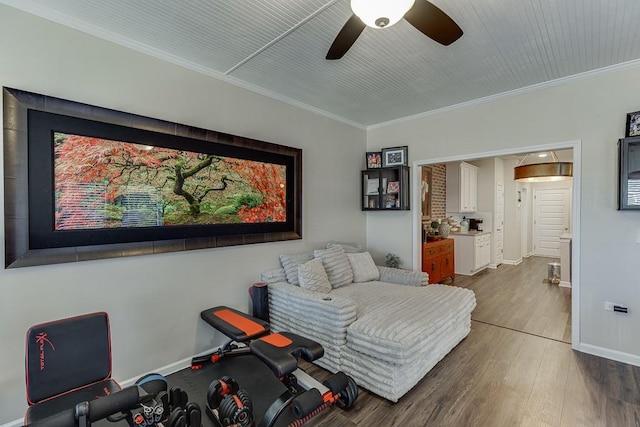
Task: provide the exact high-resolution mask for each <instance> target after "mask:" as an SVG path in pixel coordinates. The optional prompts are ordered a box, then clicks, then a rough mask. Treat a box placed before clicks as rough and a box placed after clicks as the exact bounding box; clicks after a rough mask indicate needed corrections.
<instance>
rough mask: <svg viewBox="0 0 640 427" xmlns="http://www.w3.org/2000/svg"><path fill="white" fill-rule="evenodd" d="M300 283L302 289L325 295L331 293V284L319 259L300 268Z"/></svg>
mask: <svg viewBox="0 0 640 427" xmlns="http://www.w3.org/2000/svg"><path fill="white" fill-rule="evenodd" d="M298 281H299V283H300V287H301V288H304V289H308V290H310V291H314V292H322V293H325V294H327V293H329V292H331V283H329V278H328V277H327V273H326V272H325V271H324V267H323V266H322V260H321V259H319V258H315V259H312V260H311V261H307V262H305V263H304V264H300V265H299V266H298Z"/></svg>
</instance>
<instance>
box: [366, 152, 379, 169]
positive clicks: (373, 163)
mask: <svg viewBox="0 0 640 427" xmlns="http://www.w3.org/2000/svg"><path fill="white" fill-rule="evenodd" d="M365 160H366V161H367V169H377V168H381V167H382V153H381V152H380V151H367V156H366V159H365Z"/></svg>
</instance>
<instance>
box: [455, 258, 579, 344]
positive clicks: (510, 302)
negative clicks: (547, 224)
mask: <svg viewBox="0 0 640 427" xmlns="http://www.w3.org/2000/svg"><path fill="white" fill-rule="evenodd" d="M554 261H558V262H559V260H557V259H555V258H545V257H529V258H526V259H524V260H523V261H522V263H520V264H519V265H506V264H503V265H500V266H499V267H498V268H497V269H487V270H484V271H482V272H480V273H478V274H476V275H475V276H460V275H458V276H456V279H455V281H454V282H453V283H452V284H453V285H455V286H460V287H463V288H469V289H472V290H473V291H474V292H475V293H476V299H477V301H478V306H477V307H476V309H475V310H474V312H473V315H472V318H473V320H475V321H478V322H483V323H488V324H490V325H495V326H501V327H503V328H508V329H513V330H515V331H519V332H525V333H528V334H532V335H537V336H540V337H544V338H550V339H553V340H556V341H562V342H567V343H570V342H571V289H570V288H564V287H559V286H558V285H551V284H548V283H546V280H545V279H546V278H547V264H548V263H550V262H554Z"/></svg>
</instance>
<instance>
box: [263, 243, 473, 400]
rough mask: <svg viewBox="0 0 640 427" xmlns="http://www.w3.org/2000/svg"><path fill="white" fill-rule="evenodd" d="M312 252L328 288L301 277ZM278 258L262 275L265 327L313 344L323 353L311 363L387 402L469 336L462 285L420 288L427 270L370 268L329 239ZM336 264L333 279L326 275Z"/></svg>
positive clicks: (468, 295)
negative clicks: (349, 379) (321, 247)
mask: <svg viewBox="0 0 640 427" xmlns="http://www.w3.org/2000/svg"><path fill="white" fill-rule="evenodd" d="M316 257H317V258H319V259H322V267H323V268H324V272H326V273H327V278H328V279H330V280H329V281H330V283H331V285H330V286H329V288H328V289H327V285H326V283H325V284H324V285H323V286H321V287H320V288H319V289H316V288H314V286H313V285H312V286H309V283H308V280H306V279H305V269H306V265H308V263H314V264H315V267H314V268H315V269H316V270H317V264H318V261H313V260H314V259H317V258H316ZM281 261H282V263H283V268H279V269H273V270H269V271H266V272H264V273H263V275H262V280H263V281H265V282H267V283H268V289H269V315H270V323H271V327H272V329H273V330H276V331H291V332H294V333H297V334H300V335H302V336H306V337H308V338H311V339H313V340H315V341H318V342H319V343H320V344H322V346H323V347H324V348H325V356H324V357H322V358H320V359H318V360H316V361H315V362H314V363H316V364H317V365H319V366H322V367H324V368H326V369H328V370H329V371H331V372H337V371H339V370H341V371H344V372H345V373H347V374H348V375H350V376H352V377H353V378H354V379H355V381H356V382H357V383H358V385H359V386H361V387H363V388H366V389H367V390H370V391H372V392H373V393H376V394H378V395H380V396H382V397H384V398H386V399H388V400H390V401H393V402H397V401H398V399H400V398H401V397H402V396H403V395H404V394H405V393H407V392H408V391H409V390H410V389H411V388H412V387H413V386H415V385H416V384H417V383H418V382H419V381H420V380H421V379H422V377H424V375H425V374H426V373H427V372H429V370H431V369H432V368H433V367H434V366H435V365H436V363H438V362H439V361H440V360H441V359H442V358H443V357H445V356H446V355H447V354H448V353H449V352H450V351H451V350H452V349H453V348H454V347H455V346H456V345H457V344H458V343H459V342H460V341H462V340H463V339H464V338H465V337H466V336H467V335H468V334H469V331H470V327H471V312H472V311H473V309H474V308H475V305H476V300H475V295H474V293H473V292H472V291H470V290H468V289H463V288H458V287H454V286H445V285H428V286H427V285H426V284H427V280H428V276H427V275H426V273H422V272H413V271H407V270H400V269H394V268H388V267H380V266H375V264H374V263H373V260H372V259H371V256H370V255H369V254H368V253H366V252H364V253H358V254H353V253H346V252H345V251H344V247H343V246H341V245H335V244H334V245H331V244H330V245H329V247H328V248H327V249H324V250H319V251H314V253H313V254H310V253H307V254H299V255H295V256H282V257H281ZM345 261H346V263H347V264H346V266H348V267H349V270H350V271H348V272H347V273H345V271H346V270H347V268H346V267H345ZM336 263H338V264H339V265H340V266H341V267H340V270H341V273H340V276H341V277H339V278H337V277H336V275H335V274H332V272H335V271H336V266H335V264H336ZM294 271H295V272H296V273H298V275H297V277H295V278H294V276H295V273H294ZM316 272H317V271H316ZM345 274H346V277H345ZM319 276H320V277H322V272H320V273H319ZM349 277H351V279H349ZM296 279H298V280H296ZM296 281H297V284H295V282H296ZM292 282H293V283H292ZM335 283H339V284H338V285H335Z"/></svg>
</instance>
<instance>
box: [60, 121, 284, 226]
mask: <svg viewBox="0 0 640 427" xmlns="http://www.w3.org/2000/svg"><path fill="white" fill-rule="evenodd" d="M53 170H54V187H55V213H54V214H55V230H56V231H63V230H82V229H100V228H120V227H158V226H162V227H165V226H177V225H180V226H184V225H210V224H234V223H277V222H286V221H287V209H286V208H287V204H286V203H287V202H286V201H287V194H286V189H287V185H286V167H285V166H284V165H281V164H274V163H265V162H260V161H253V160H246V159H240V158H234V157H224V156H219V155H214V154H209V153H198V152H192V151H183V150H178V149H173V148H164V147H160V146H152V145H141V144H137V143H130V142H122V141H113V140H109V139H101V138H95V137H88V136H81V135H74V134H67V133H61V132H54V169H53Z"/></svg>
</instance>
